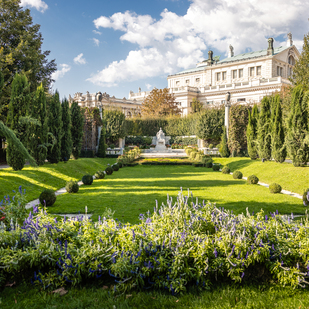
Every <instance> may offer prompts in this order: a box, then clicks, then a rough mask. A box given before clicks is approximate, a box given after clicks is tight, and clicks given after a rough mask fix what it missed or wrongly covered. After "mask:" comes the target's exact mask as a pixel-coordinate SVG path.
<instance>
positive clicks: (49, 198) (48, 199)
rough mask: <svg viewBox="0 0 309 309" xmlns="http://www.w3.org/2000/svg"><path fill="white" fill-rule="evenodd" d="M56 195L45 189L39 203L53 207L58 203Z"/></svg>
mask: <svg viewBox="0 0 309 309" xmlns="http://www.w3.org/2000/svg"><path fill="white" fill-rule="evenodd" d="M56 199H57V197H56V194H55V192H54V191H53V190H51V189H45V190H44V191H42V193H41V194H40V196H39V201H40V203H41V205H43V206H52V205H54V204H55V202H56Z"/></svg>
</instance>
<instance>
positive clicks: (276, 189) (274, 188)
mask: <svg viewBox="0 0 309 309" xmlns="http://www.w3.org/2000/svg"><path fill="white" fill-rule="evenodd" d="M281 190H282V187H281V186H280V185H279V184H277V183H272V184H270V185H269V191H270V193H280V192H281Z"/></svg>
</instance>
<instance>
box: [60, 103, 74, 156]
mask: <svg viewBox="0 0 309 309" xmlns="http://www.w3.org/2000/svg"><path fill="white" fill-rule="evenodd" d="M61 115H62V136H61V160H62V161H68V160H69V159H70V156H71V153H72V133H71V129H72V128H71V127H72V123H71V115H70V107H69V102H68V101H67V99H64V100H63V102H62V104H61Z"/></svg>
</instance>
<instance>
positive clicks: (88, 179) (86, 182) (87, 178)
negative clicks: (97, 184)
mask: <svg viewBox="0 0 309 309" xmlns="http://www.w3.org/2000/svg"><path fill="white" fill-rule="evenodd" d="M82 182H83V184H84V185H91V184H92V183H93V177H92V176H91V175H89V174H86V175H84V176H83V178H82Z"/></svg>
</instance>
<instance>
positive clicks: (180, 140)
mask: <svg viewBox="0 0 309 309" xmlns="http://www.w3.org/2000/svg"><path fill="white" fill-rule="evenodd" d="M170 144H177V145H181V146H189V145H192V146H196V145H197V138H196V137H181V136H176V137H172V138H171V139H170Z"/></svg>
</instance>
